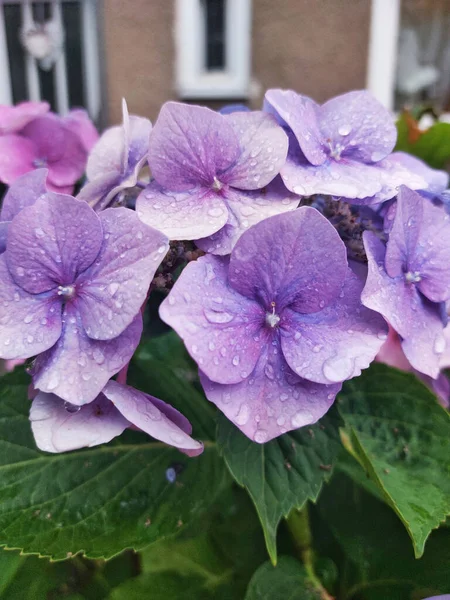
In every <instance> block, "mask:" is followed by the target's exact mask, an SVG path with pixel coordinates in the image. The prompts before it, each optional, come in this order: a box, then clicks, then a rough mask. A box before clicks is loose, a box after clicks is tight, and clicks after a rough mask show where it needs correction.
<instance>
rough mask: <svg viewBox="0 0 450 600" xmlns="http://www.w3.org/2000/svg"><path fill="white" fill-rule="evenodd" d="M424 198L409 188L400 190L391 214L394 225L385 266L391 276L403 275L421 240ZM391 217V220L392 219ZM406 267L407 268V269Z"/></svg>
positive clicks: (391, 230)
mask: <svg viewBox="0 0 450 600" xmlns="http://www.w3.org/2000/svg"><path fill="white" fill-rule="evenodd" d="M423 205H424V200H423V198H422V197H421V196H419V194H416V193H414V192H413V191H411V190H408V189H407V188H402V189H401V191H400V192H399V195H398V198H397V202H396V203H395V207H394V208H393V211H394V212H393V217H392V215H391V219H392V218H393V221H392V226H391V229H390V233H389V243H388V245H387V249H386V259H385V267H386V271H387V273H388V275H389V276H390V277H397V276H403V274H404V273H405V272H406V270H408V266H409V265H408V262H409V259H410V257H412V256H413V254H414V252H415V249H416V247H417V244H418V241H419V234H420V225H421V222H422V219H423ZM391 219H390V220H391ZM405 269H406V270H405Z"/></svg>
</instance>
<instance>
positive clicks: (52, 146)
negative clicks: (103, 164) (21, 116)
mask: <svg viewBox="0 0 450 600" xmlns="http://www.w3.org/2000/svg"><path fill="white" fill-rule="evenodd" d="M21 135H22V136H23V137H25V138H27V139H29V140H31V141H32V142H34V144H35V146H36V148H37V156H36V158H37V159H39V160H43V161H45V162H46V164H47V166H48V170H49V174H48V179H49V181H50V182H51V183H53V184H54V185H56V186H59V187H61V186H66V185H73V184H74V183H75V182H76V181H77V180H78V179H80V177H81V176H82V175H83V173H84V170H85V167H86V158H87V155H86V151H85V149H84V147H83V145H82V142H81V140H80V139H79V137H78V135H77V134H76V133H74V132H73V131H71V129H69V128H68V127H67V126H66V125H65V124H64V120H63V119H62V118H61V117H58V116H57V115H53V114H48V115H44V116H42V117H38V118H37V119H34V120H33V121H32V122H31V123H29V124H28V125H27V126H26V127H25V128H24V129H23V130H22V132H21Z"/></svg>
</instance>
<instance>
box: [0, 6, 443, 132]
mask: <svg viewBox="0 0 450 600" xmlns="http://www.w3.org/2000/svg"><path fill="white" fill-rule="evenodd" d="M449 2H450V0H276V1H275V0H51V1H45V2H40V1H34V0H33V1H32V0H0V5H1V9H0V103H9V102H18V101H21V100H24V99H28V98H30V99H39V98H44V99H46V100H48V101H49V102H50V103H51V104H52V107H53V108H54V109H55V110H59V111H60V112H65V111H66V110H67V108H68V106H74V105H78V106H79V105H83V106H85V107H86V108H88V110H89V111H90V113H91V115H92V116H93V118H94V119H96V120H97V121H99V122H100V124H106V123H107V122H109V123H116V122H118V121H120V118H121V115H120V110H121V109H120V105H121V98H122V97H125V98H126V99H127V101H128V105H129V108H130V111H131V112H133V113H137V114H140V115H145V116H148V117H150V118H152V119H154V118H155V117H156V115H157V113H158V110H159V107H160V106H161V104H162V103H163V102H164V101H166V100H168V99H182V100H184V101H192V102H199V103H202V104H208V105H210V106H212V107H215V106H220V105H223V104H226V103H230V102H233V103H234V102H244V103H246V104H248V105H250V106H252V107H260V106H261V103H262V98H263V95H264V91H265V89H267V88H269V87H282V88H292V89H294V90H297V91H299V92H301V93H303V94H306V95H309V96H311V97H313V98H314V99H316V100H317V101H319V102H321V101H324V100H326V99H327V98H330V97H331V96H334V95H336V94H340V93H343V92H346V91H349V90H351V89H361V88H364V87H366V86H368V87H369V88H370V89H371V90H372V91H373V92H374V93H375V94H376V95H377V96H378V97H379V99H380V100H381V101H382V102H384V104H386V105H387V106H388V107H389V108H394V107H395V102H397V104H398V103H402V102H405V101H409V100H411V99H412V100H414V101H416V100H424V99H431V100H434V101H437V102H440V103H441V104H442V105H444V104H445V103H446V98H447V95H448V88H450V67H449V65H450V60H449V58H450V44H449V33H448V32H449V30H450V28H449V25H450V21H447V20H446V19H448V13H449ZM446 71H449V74H448V75H447V73H446ZM447 79H448V80H449V82H448V83H447Z"/></svg>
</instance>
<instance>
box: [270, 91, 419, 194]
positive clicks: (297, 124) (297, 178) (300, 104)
mask: <svg viewBox="0 0 450 600" xmlns="http://www.w3.org/2000/svg"><path fill="white" fill-rule="evenodd" d="M265 110H266V111H267V112H269V113H272V114H275V115H276V116H277V118H278V120H279V121H280V123H281V124H282V125H283V126H284V127H285V128H286V129H287V130H288V131H289V154H288V158H287V161H286V164H285V166H284V167H283V168H282V169H281V176H282V178H283V181H284V183H285V185H286V187H288V188H289V189H290V190H292V191H293V192H295V193H296V194H300V195H302V196H311V195H313V194H329V195H331V196H338V197H344V198H345V199H347V200H348V201H350V202H351V201H355V202H357V203H361V204H375V203H377V202H380V201H383V200H387V199H389V198H392V197H393V196H395V195H396V193H397V188H398V186H399V185H401V184H407V185H409V186H410V187H414V188H425V187H426V182H425V181H424V180H423V179H422V177H420V176H419V175H417V174H415V173H411V172H410V171H409V170H408V169H407V168H406V167H404V166H403V165H402V164H400V163H398V162H390V161H389V160H386V158H387V157H388V155H389V154H390V153H391V152H392V150H393V148H394V146H395V141H396V137H397V132H396V128H395V125H394V122H393V119H392V117H391V115H390V113H389V112H388V111H387V110H386V109H385V108H384V107H383V106H382V105H381V104H380V103H379V102H378V101H377V100H376V99H375V98H374V97H373V96H372V95H371V94H370V93H369V92H367V91H355V92H349V93H347V94H343V95H342V96H337V97H336V98H332V99H331V100H329V101H328V102H326V103H325V104H323V105H322V106H319V105H318V104H316V103H315V102H314V101H313V100H311V99H310V98H307V97H306V96H301V95H300V94H296V93H295V92H293V91H290V90H279V89H273V90H268V91H267V93H266V96H265Z"/></svg>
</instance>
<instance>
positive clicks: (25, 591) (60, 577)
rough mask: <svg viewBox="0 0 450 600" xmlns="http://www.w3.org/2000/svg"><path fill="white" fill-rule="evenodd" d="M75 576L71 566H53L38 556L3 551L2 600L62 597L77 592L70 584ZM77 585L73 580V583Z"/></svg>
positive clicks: (0, 560) (0, 567) (0, 562)
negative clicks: (69, 581) (70, 579)
mask: <svg viewBox="0 0 450 600" xmlns="http://www.w3.org/2000/svg"><path fill="white" fill-rule="evenodd" d="M71 577H72V567H71V565H69V564H68V563H59V564H58V565H55V564H50V563H49V562H48V561H46V560H43V559H39V558H36V557H34V556H33V557H24V556H20V555H19V554H18V553H17V552H10V551H5V550H0V598H1V599H2V600H37V599H38V598H61V597H63V595H64V597H65V596H66V594H68V593H70V592H72V591H74V587H73V586H72V585H69V584H68V583H67V581H68V579H69V578H71ZM71 583H74V581H71Z"/></svg>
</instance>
